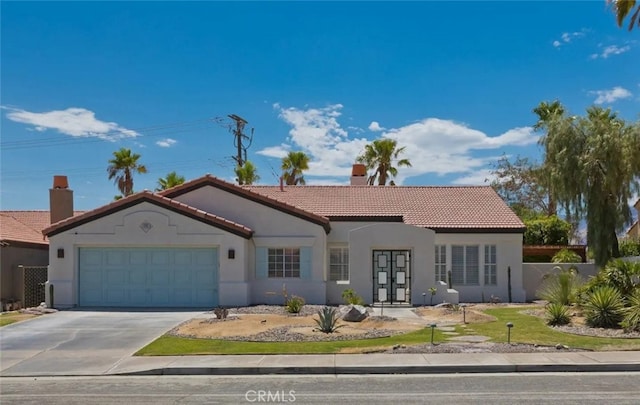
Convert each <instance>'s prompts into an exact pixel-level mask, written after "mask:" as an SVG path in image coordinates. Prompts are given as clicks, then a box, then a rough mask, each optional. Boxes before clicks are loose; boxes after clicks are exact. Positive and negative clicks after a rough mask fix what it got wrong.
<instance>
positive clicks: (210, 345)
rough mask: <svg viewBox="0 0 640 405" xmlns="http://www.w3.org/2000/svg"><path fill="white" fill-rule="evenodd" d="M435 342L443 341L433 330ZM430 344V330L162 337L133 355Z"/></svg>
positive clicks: (342, 349)
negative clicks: (381, 334)
mask: <svg viewBox="0 0 640 405" xmlns="http://www.w3.org/2000/svg"><path fill="white" fill-rule="evenodd" d="M433 340H434V342H437V343H441V342H443V341H444V340H445V335H443V334H442V332H440V331H438V330H435V333H434V339H433ZM429 342H431V329H420V330H417V331H415V332H409V333H405V334H402V335H396V336H391V337H386V338H377V339H362V340H343V341H328V342H238V341H230V340H219V339H189V338H182V337H177V336H171V335H164V336H161V337H160V338H158V339H156V340H155V341H153V342H152V343H151V344H149V345H148V346H146V347H144V348H142V349H141V350H140V351H138V352H137V353H136V355H138V356H180V355H187V354H323V353H341V352H358V353H362V352H366V351H374V350H376V349H388V348H389V347H390V346H392V345H395V344H404V345H407V346H408V345H414V344H422V343H429Z"/></svg>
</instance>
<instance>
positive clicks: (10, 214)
mask: <svg viewBox="0 0 640 405" xmlns="http://www.w3.org/2000/svg"><path fill="white" fill-rule="evenodd" d="M83 212H84V211H75V212H74V215H80V214H82V213H83ZM50 220H51V217H50V214H49V211H0V242H5V243H8V242H20V243H29V244H37V245H44V246H46V245H48V244H49V241H48V240H47V238H46V237H43V236H42V230H43V229H44V228H46V227H48V226H49V225H50Z"/></svg>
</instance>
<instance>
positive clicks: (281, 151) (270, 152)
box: [256, 143, 291, 159]
mask: <svg viewBox="0 0 640 405" xmlns="http://www.w3.org/2000/svg"><path fill="white" fill-rule="evenodd" d="M290 150H291V146H289V145H287V144H284V143H282V144H280V145H278V146H268V147H266V148H264V149H262V150H259V151H258V152H256V153H257V154H258V155H263V156H268V157H274V158H278V159H282V158H283V157H285V156H287V153H289V151H290Z"/></svg>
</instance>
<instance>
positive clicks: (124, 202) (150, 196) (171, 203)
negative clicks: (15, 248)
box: [42, 190, 253, 237]
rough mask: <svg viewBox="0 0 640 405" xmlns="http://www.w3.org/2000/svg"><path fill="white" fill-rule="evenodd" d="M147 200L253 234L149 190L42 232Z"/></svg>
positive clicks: (46, 233)
mask: <svg viewBox="0 0 640 405" xmlns="http://www.w3.org/2000/svg"><path fill="white" fill-rule="evenodd" d="M145 199H147V200H152V201H155V202H158V203H160V204H161V206H162V205H163V206H173V207H176V208H177V209H179V210H180V211H182V212H185V213H191V214H198V215H195V216H197V217H200V218H203V219H207V220H208V221H209V222H211V223H213V224H218V225H226V227H228V228H235V229H236V230H237V231H239V232H240V234H242V235H243V236H248V237H250V236H251V235H252V234H253V230H252V229H251V228H249V227H247V226H245V225H242V224H239V223H236V222H233V221H230V220H228V219H226V218H223V217H220V216H217V215H215V214H211V213H208V212H206V211H203V210H200V209H198V208H195V207H192V206H190V205H188V204H185V203H182V202H179V201H176V200H173V199H171V198H167V197H164V196H162V195H159V194H156V193H154V192H151V191H149V190H144V191H140V192H137V193H134V194H131V195H129V196H127V197H124V198H121V199H119V200H116V201H113V202H111V203H109V204H107V205H103V206H102V207H99V208H96V209H94V210H91V211H87V212H85V213H84V214H82V215H78V216H74V217H70V218H66V219H63V220H62V221H59V222H56V223H55V224H51V226H49V227H47V228H45V229H44V230H42V233H43V234H44V235H48V236H51V235H55V234H57V233H60V232H63V231H64V230H65V229H69V228H71V227H73V225H74V224H76V223H77V224H78V225H81V224H84V223H86V222H89V221H90V220H91V219H93V218H96V217H100V216H102V215H103V214H104V215H108V214H110V213H112V212H115V211H117V210H118V209H120V208H122V209H124V208H127V207H129V206H131V205H135V204H134V203H136V201H138V200H142V201H144V200H145Z"/></svg>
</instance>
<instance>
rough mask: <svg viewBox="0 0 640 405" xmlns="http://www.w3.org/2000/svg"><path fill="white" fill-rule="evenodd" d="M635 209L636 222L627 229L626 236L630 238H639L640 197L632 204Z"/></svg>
mask: <svg viewBox="0 0 640 405" xmlns="http://www.w3.org/2000/svg"><path fill="white" fill-rule="evenodd" d="M633 207H634V208H635V209H636V222H634V223H633V225H631V227H630V228H629V230H628V231H627V234H626V237H627V238H630V239H640V199H638V201H636V203H635V204H634V206H633Z"/></svg>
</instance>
